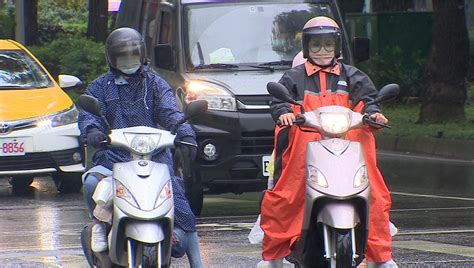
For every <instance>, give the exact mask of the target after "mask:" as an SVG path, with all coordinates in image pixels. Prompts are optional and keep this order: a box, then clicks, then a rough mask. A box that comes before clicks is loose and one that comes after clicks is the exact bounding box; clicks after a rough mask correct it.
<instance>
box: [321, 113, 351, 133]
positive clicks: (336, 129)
mask: <svg viewBox="0 0 474 268" xmlns="http://www.w3.org/2000/svg"><path fill="white" fill-rule="evenodd" d="M319 122H320V124H321V127H322V128H323V130H324V131H325V132H327V133H329V134H333V135H339V134H343V133H346V132H347V131H348V130H349V127H350V126H351V117H350V114H349V113H348V112H338V113H329V112H322V113H320V114H319Z"/></svg>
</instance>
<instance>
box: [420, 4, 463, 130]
mask: <svg viewBox="0 0 474 268" xmlns="http://www.w3.org/2000/svg"><path fill="white" fill-rule="evenodd" d="M468 67H469V38H468V33H467V27H466V20H465V14H464V0H449V1H446V0H433V45H432V50H431V54H430V56H429V57H428V60H427V64H426V67H425V86H424V88H422V91H421V93H420V99H421V109H420V116H419V119H418V122H419V123H441V122H446V121H462V120H464V119H465V114H464V103H465V102H466V99H467V90H466V74H467V70H468Z"/></svg>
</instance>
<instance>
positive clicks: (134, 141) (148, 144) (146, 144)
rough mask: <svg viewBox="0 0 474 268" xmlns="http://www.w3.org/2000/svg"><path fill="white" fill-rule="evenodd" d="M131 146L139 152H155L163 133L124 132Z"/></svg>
mask: <svg viewBox="0 0 474 268" xmlns="http://www.w3.org/2000/svg"><path fill="white" fill-rule="evenodd" d="M124 135H125V139H126V140H127V142H128V144H129V145H130V148H132V150H133V151H135V153H137V154H148V153H151V152H153V151H154V150H155V149H156V148H157V147H158V143H159V141H160V137H161V134H137V133H129V132H126V133H124Z"/></svg>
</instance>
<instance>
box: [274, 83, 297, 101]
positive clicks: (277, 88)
mask: <svg viewBox="0 0 474 268" xmlns="http://www.w3.org/2000/svg"><path fill="white" fill-rule="evenodd" d="M267 91H268V93H270V95H272V96H273V97H275V98H277V99H279V100H282V101H284V102H289V103H296V101H295V100H293V99H292V98H291V97H290V94H288V90H287V89H286V87H285V86H284V85H282V84H280V83H276V82H269V83H268V84H267Z"/></svg>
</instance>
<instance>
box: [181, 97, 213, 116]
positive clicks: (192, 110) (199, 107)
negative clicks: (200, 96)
mask: <svg viewBox="0 0 474 268" xmlns="http://www.w3.org/2000/svg"><path fill="white" fill-rule="evenodd" d="M205 111H207V101H206V100H196V101H193V102H191V103H189V104H188V105H187V106H186V113H185V117H184V120H188V119H190V118H193V117H195V116H196V115H199V114H202V113H204V112H205Z"/></svg>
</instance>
